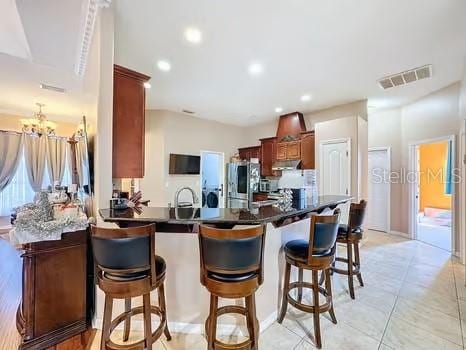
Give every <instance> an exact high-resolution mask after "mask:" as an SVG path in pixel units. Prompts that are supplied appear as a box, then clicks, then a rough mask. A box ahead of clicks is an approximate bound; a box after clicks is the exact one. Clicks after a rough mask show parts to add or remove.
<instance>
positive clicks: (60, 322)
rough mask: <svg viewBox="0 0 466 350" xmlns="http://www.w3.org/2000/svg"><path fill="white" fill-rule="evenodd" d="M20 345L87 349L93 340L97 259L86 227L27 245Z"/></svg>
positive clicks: (19, 321) (36, 348) (36, 349)
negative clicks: (58, 238)
mask: <svg viewBox="0 0 466 350" xmlns="http://www.w3.org/2000/svg"><path fill="white" fill-rule="evenodd" d="M22 248H23V254H22V255H21V257H22V260H23V277H22V302H21V304H20V305H19V307H18V311H17V315H16V327H17V329H18V331H19V333H20V334H21V338H22V342H21V345H20V346H19V348H20V349H34V350H39V349H67V350H78V349H85V348H86V346H87V343H88V342H89V341H90V340H91V339H92V337H91V334H92V331H91V322H92V317H93V312H94V310H93V308H94V298H95V297H94V294H95V289H94V283H93V270H94V267H93V260H92V253H91V249H90V242H89V233H88V231H87V230H84V231H75V232H69V233H64V234H63V235H62V239H61V240H58V241H42V242H36V243H28V244H25V245H23V247H22Z"/></svg>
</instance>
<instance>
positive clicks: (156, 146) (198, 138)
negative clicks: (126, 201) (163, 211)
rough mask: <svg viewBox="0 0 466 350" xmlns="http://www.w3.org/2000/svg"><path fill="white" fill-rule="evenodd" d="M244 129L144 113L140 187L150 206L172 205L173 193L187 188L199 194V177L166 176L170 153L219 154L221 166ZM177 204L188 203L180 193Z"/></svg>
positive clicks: (159, 112) (239, 141) (164, 113)
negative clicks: (144, 132)
mask: <svg viewBox="0 0 466 350" xmlns="http://www.w3.org/2000/svg"><path fill="white" fill-rule="evenodd" d="M243 139H244V128H241V127H237V126H232V125H227V124H222V123H217V122H213V121H208V120H204V119H200V118H194V117H192V116H188V115H185V114H181V113H176V112H170V111H163V110H147V111H146V152H145V153H146V167H145V176H144V179H142V180H141V183H140V186H141V190H142V192H143V193H144V198H146V199H150V200H151V205H153V206H166V205H167V204H168V203H173V198H174V194H175V192H176V190H177V189H178V188H180V187H182V186H190V187H192V188H193V189H194V190H196V192H197V193H198V194H199V175H168V164H169V154H170V153H180V154H193V155H199V154H200V152H201V151H214V152H223V153H224V154H225V163H227V162H228V161H229V159H230V157H231V156H232V155H233V154H234V153H235V152H236V150H237V149H238V147H240V146H241V145H243V144H244V142H243ZM181 200H190V195H189V193H183V195H182V198H181Z"/></svg>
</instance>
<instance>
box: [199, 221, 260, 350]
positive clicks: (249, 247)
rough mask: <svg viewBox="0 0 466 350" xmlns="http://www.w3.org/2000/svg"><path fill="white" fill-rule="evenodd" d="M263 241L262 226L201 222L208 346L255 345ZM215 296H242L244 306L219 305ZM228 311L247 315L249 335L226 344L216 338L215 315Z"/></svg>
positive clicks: (200, 240) (200, 242)
mask: <svg viewBox="0 0 466 350" xmlns="http://www.w3.org/2000/svg"><path fill="white" fill-rule="evenodd" d="M264 245H265V226H256V227H249V228H244V229H219V228H214V227H210V226H205V225H201V226H200V229H199V249H200V256H201V283H202V285H203V286H205V287H206V288H207V290H208V291H209V292H210V313H209V317H208V318H207V320H206V323H205V330H206V335H207V348H208V350H214V349H225V350H227V349H228V350H233V349H237V350H239V349H244V350H246V349H257V348H258V340H259V322H258V320H257V317H256V300H255V292H256V290H257V289H258V288H259V286H260V285H261V284H262V282H263V262H264ZM218 298H228V299H239V298H245V305H246V306H237V305H229V306H223V307H220V308H219V307H218ZM227 313H236V314H241V315H244V316H245V317H246V323H247V328H248V333H249V339H247V340H245V341H244V342H242V343H239V344H225V343H222V342H220V341H218V340H217V339H216V331H217V318H218V317H219V316H220V315H224V314H227Z"/></svg>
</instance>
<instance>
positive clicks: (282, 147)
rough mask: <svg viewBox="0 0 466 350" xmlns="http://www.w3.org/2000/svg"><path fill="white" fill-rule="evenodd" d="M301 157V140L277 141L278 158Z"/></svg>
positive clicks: (290, 158)
mask: <svg viewBox="0 0 466 350" xmlns="http://www.w3.org/2000/svg"><path fill="white" fill-rule="evenodd" d="M300 158H301V146H300V141H289V142H279V143H277V160H297V159H300Z"/></svg>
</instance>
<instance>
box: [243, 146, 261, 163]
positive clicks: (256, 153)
mask: <svg viewBox="0 0 466 350" xmlns="http://www.w3.org/2000/svg"><path fill="white" fill-rule="evenodd" d="M238 153H239V157H240V158H241V159H242V160H251V158H257V159H260V158H261V146H253V147H243V148H239V149H238Z"/></svg>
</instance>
